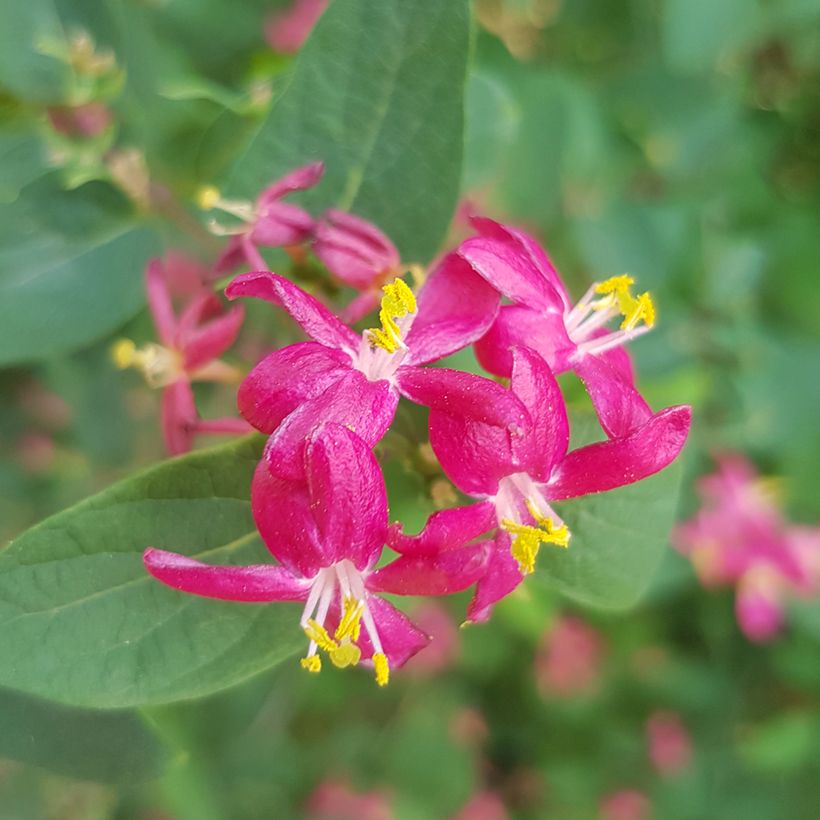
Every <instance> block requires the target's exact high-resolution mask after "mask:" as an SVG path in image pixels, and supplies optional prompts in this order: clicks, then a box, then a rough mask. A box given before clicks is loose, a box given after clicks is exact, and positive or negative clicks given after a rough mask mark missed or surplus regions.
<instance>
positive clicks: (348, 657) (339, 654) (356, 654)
mask: <svg viewBox="0 0 820 820" xmlns="http://www.w3.org/2000/svg"><path fill="white" fill-rule="evenodd" d="M327 654H328V657H329V658H330V660H331V662H332V663H333V665H334V666H335V667H337V668H338V669H344V668H345V667H346V666H355V665H356V664H357V663H358V662H359V660H360V658H361V657H362V651H361V649H359V647H358V646H356V644H355V643H350V641H349V640H348V639H347V638H345V640H344V641H342V643H340V644H339V646H337V647H336V648H335V649H331V650H330V651H329V652H328V653H327Z"/></svg>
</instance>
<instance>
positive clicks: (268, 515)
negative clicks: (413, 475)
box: [144, 424, 487, 685]
mask: <svg viewBox="0 0 820 820" xmlns="http://www.w3.org/2000/svg"><path fill="white" fill-rule="evenodd" d="M304 473H305V481H304V482H291V481H286V480H283V479H279V478H275V477H273V476H272V475H271V474H270V473H269V471H268V470H267V469H266V467H265V464H264V462H261V463H260V465H259V468H258V469H257V472H256V476H255V478H254V483H253V491H252V496H251V501H252V508H253V514H254V518H255V520H256V525H257V528H258V529H259V533H260V535H261V536H262V540H263V541H264V542H265V543H266V544H267V546H268V549H269V550H270V551H271V554H272V555H273V557H274V558H275V559H276V560H277V561H278V562H279V564H278V565H262V566H250V567H232V566H220V567H214V566H208V565H206V564H201V563H199V562H198V561H194V560H193V559H191V558H186V557H184V556H182V555H176V554H174V553H170V552H164V551H162V550H156V549H151V548H149V549H148V550H146V551H145V556H144V558H145V565H146V567H147V568H148V571H149V572H150V573H151V574H152V575H153V576H154V577H155V578H158V579H159V580H160V581H162V582H163V583H165V584H168V585H169V586H171V587H174V588H175V589H179V590H182V591H184V592H191V593H193V594H195V595H204V596H206V597H209V598H220V599H222V600H228V601H246V602H257V603H258V602H271V601H304V602H305V606H304V609H303V611H302V617H301V620H300V622H299V623H300V626H301V627H302V629H303V630H304V632H305V634H306V635H307V637H308V640H309V645H308V651H307V655H306V656H305V657H304V658H303V659H302V666H303V667H304V668H305V669H307V670H309V671H311V672H318V671H319V670H320V669H321V664H322V662H321V658H320V655H319V654H318V653H319V650H322V651H323V652H325V653H327V655H328V657H329V658H330V660H331V662H332V663H333V664H334V665H335V666H338V667H346V666H355V665H356V664H357V663H358V662H359V661H360V660H364V661H369V662H370V663H372V664H373V666H374V668H375V672H376V680H377V682H378V683H379V684H380V685H384V684H385V683H387V680H388V674H389V668H390V667H391V666H393V667H398V666H401V665H402V664H403V663H404V662H405V661H406V660H407V659H408V658H410V657H411V656H412V655H414V654H415V653H416V652H417V651H418V650H419V649H421V648H422V647H423V646H424V645H425V644H426V643H427V640H428V639H427V636H426V635H425V634H424V633H422V632H421V631H419V630H418V629H417V628H416V627H415V626H414V625H413V624H412V623H411V622H410V620H409V619H408V618H407V617H405V616H404V615H403V614H402V613H401V612H399V611H398V610H397V609H396V608H395V607H393V606H392V605H391V604H389V603H387V601H385V600H383V599H382V598H380V597H379V596H378V595H377V593H380V592H386V593H391V594H394V595H446V594H449V593H451V592H458V591H460V590H463V589H466V588H467V587H469V586H470V585H471V584H473V583H475V581H476V580H477V579H478V578H479V577H480V575H481V574H482V573H483V572H484V568H485V563H486V557H487V552H486V548H485V547H484V546H481V545H479V546H470V547H465V548H463V549H460V550H453V551H448V552H444V553H441V554H439V555H432V554H431V555H426V556H401V557H399V558H397V559H396V560H394V561H392V562H391V563H389V564H386V565H385V566H383V567H381V568H380V569H377V568H376V564H377V562H378V561H379V558H380V557H381V554H382V549H383V547H384V543H385V537H386V534H387V493H386V491H385V486H384V479H383V477H382V474H381V470H380V469H379V465H378V463H377V462H376V459H375V458H374V456H373V453H372V452H371V450H370V448H369V447H368V446H367V444H365V442H363V441H362V440H361V439H360V438H359V437H358V436H357V435H355V434H354V433H352V432H350V430H348V429H347V428H346V427H341V426H340V425H338V424H323V425H321V426H320V427H318V428H317V429H316V430H314V432H313V433H312V434H311V435H310V437H309V438H308V441H307V443H306V446H305V469H304Z"/></svg>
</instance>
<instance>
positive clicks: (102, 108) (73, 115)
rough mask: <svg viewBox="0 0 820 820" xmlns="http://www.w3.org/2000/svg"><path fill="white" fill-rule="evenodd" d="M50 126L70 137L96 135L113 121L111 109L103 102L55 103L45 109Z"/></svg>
mask: <svg viewBox="0 0 820 820" xmlns="http://www.w3.org/2000/svg"><path fill="white" fill-rule="evenodd" d="M47 114H48V119H49V122H50V123H51V127H52V128H53V129H54V130H55V131H57V132H58V133H60V134H63V135H65V136H66V137H71V138H75V139H76V138H90V137H98V136H99V135H100V134H102V133H103V131H105V130H106V129H108V128H109V127H110V126H111V124H112V123H113V122H114V117H113V115H112V114H111V109H109V108H108V106H107V105H105V103H101V102H90V103H85V104H83V105H74V106H71V105H55V106H52V107H51V108H49V109H48V110H47Z"/></svg>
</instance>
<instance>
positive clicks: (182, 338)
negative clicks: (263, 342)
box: [112, 259, 249, 455]
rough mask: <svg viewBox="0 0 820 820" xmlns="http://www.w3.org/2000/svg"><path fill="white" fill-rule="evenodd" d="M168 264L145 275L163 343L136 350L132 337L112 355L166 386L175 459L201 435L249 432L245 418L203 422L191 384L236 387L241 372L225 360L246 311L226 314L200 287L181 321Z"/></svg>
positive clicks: (152, 265) (168, 438)
mask: <svg viewBox="0 0 820 820" xmlns="http://www.w3.org/2000/svg"><path fill="white" fill-rule="evenodd" d="M166 278H167V266H166V265H165V264H164V263H163V262H162V261H161V260H159V259H152V260H151V261H150V262H149V263H148V266H147V268H146V271H145V286H146V291H147V295H148V307H149V309H150V311H151V316H152V317H153V319H154V326H155V328H156V332H157V338H158V339H159V343H150V344H147V345H144V346H143V347H141V348H138V347H137V346H136V344H135V343H134V342H133V341H131V340H130V339H120V340H119V341H118V342H116V343H115V345H114V347H113V350H112V354H113V357H114V362H115V364H116V365H117V367H119V368H121V369H124V368H129V367H133V368H136V369H137V370H139V371H141V372H142V375H143V376H144V378H145V381H146V382H147V383H148V385H149V387H156V388H162V391H163V392H162V431H163V436H164V439H165V446H166V448H167V450H168V452H169V453H170V454H171V455H178V454H179V453H185V452H187V451H188V450H190V449H191V447H192V446H193V439H194V436H195V435H196V434H197V433H217V434H219V433H227V434H236V433H247V432H249V427H248V425H247V424H246V423H245V422H244V421H242V420H241V419H234V418H220V419H211V420H208V421H203V420H201V419H200V418H199V414H198V413H197V410H196V403H195V401H194V394H193V390H192V388H191V382H194V381H212V382H222V383H226V384H236V383H237V382H238V381H239V379H240V378H241V374H240V372H239V371H238V370H237V369H236V368H234V367H232V366H230V365H228V364H227V363H225V362H223V361H221V360H220V359H219V356H221V355H222V353H224V352H225V351H226V350H227V349H228V348H229V347H230V346H231V345H232V344H233V342H234V340H235V339H236V337H237V334H238V333H239V330H240V328H241V326H242V319H243V317H244V310H243V309H242V307H241V306H234V307H232V308H231V309H230V310H224V309H223V307H222V303H221V302H220V301H219V299H218V297H217V296H216V295H215V294H213V293H212V292H211V291H208V290H205V289H200V290H199V292H198V293H197V294H196V295H195V296H193V298H191V299H190V301H189V302H188V304H187V305H186V307H185V308H184V309H183V310H182V311H181V313H180V314H179V316H178V317H177V316H176V315H175V313H174V307H173V304H172V301H171V293H170V290H169V287H168V283H167V281H166Z"/></svg>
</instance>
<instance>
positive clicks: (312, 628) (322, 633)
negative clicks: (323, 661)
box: [302, 618, 339, 652]
mask: <svg viewBox="0 0 820 820" xmlns="http://www.w3.org/2000/svg"><path fill="white" fill-rule="evenodd" d="M302 628H303V629H304V630H305V635H307V636H308V638H310V640H311V641H313V643H315V644H316V646H318V647H319V649H324V650H325V652H332V651H333V650H334V649H338V648H339V644H337V643H336V641H334V640H333V638H331V637H330V635H328V632H327V630H326V629H325V628H324V627H323V626H322V625H321V624H320V623H318V622H317V621H314V620H313V618H309V619H308V622H307V624H305V626H304V627H302Z"/></svg>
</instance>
